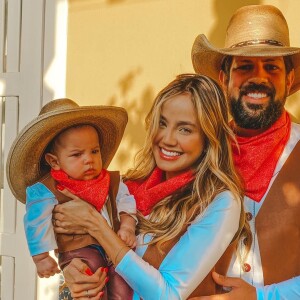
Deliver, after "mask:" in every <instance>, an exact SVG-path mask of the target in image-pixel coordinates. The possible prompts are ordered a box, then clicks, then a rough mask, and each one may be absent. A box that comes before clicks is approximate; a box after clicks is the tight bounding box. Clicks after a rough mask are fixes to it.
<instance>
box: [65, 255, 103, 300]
mask: <svg viewBox="0 0 300 300" xmlns="http://www.w3.org/2000/svg"><path fill="white" fill-rule="evenodd" d="M63 273H64V277H65V282H66V284H67V286H68V287H69V289H70V291H71V295H72V297H73V299H74V300H79V299H80V300H81V299H89V300H98V299H101V296H102V295H103V291H102V289H103V288H104V286H105V284H106V283H107V281H108V277H107V269H106V268H99V269H98V270H97V271H96V272H95V273H94V274H93V273H92V271H91V270H90V269H89V267H88V266H87V265H86V264H85V263H84V262H82V261H81V260H80V259H79V258H74V259H73V260H72V261H71V263H70V264H69V265H67V266H66V267H65V268H64V270H63Z"/></svg>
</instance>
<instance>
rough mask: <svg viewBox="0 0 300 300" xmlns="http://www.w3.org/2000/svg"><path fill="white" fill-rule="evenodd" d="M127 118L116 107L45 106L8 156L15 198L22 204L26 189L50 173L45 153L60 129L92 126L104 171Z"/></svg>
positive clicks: (64, 101)
mask: <svg viewBox="0 0 300 300" xmlns="http://www.w3.org/2000/svg"><path fill="white" fill-rule="evenodd" d="M127 120H128V116H127V112H126V111H125V109H123V108H121V107H115V106H79V105H78V104H76V103H75V102H74V101H72V100H70V99H57V100H53V101H51V102H49V103H48V104H46V105H45V106H44V107H43V108H42V110H41V112H40V114H39V116H38V117H37V118H35V119H34V120H33V121H31V122H30V123H29V124H28V125H27V126H26V127H25V128H24V129H23V130H22V131H21V132H20V133H19V134H18V136H17V138H16V139H15V141H14V143H13V145H12V146H11V149H10V151H9V154H8V158H7V164H6V172H7V180H8V184H9V186H10V188H11V191H12V193H13V194H14V196H15V197H16V198H17V199H18V200H20V201H21V202H23V203H25V201H26V193H25V191H26V187H27V186H29V185H32V184H33V183H35V182H36V181H38V180H39V179H40V178H41V177H42V176H44V175H45V174H46V173H47V172H49V166H48V165H47V164H46V163H45V161H44V152H45V149H46V147H47V145H48V144H49V143H50V142H51V141H52V140H53V138H54V137H55V136H56V135H57V134H59V133H60V132H62V131H63V130H65V129H67V128H69V127H71V126H74V125H79V124H87V125H91V126H93V127H95V128H96V129H97V131H98V134H99V139H100V148H101V156H102V163H103V168H105V169H106V168H107V167H108V165H109V163H110V162H111V160H112V158H113V156H114V155H115V153H116V151H117V149H118V147H119V144H120V142H121V139H122V136H123V133H124V130H125V127H126V124H127Z"/></svg>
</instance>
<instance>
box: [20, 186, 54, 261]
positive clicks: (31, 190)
mask: <svg viewBox="0 0 300 300" xmlns="http://www.w3.org/2000/svg"><path fill="white" fill-rule="evenodd" d="M57 203H58V202H57V200H56V199H55V197H54V195H53V194H52V193H51V192H50V191H49V190H48V189H47V188H46V186H44V185H43V184H42V183H39V182H38V183H36V184H34V185H33V186H30V187H28V188H27V189H26V213H25V216H24V220H23V221H24V229H25V234H26V239H27V243H28V248H29V252H30V255H31V256H33V255H37V254H41V253H44V252H48V251H50V250H54V249H56V248H57V243H56V240H55V235H54V231H53V225H52V210H53V208H54V206H55V205H56V204H57Z"/></svg>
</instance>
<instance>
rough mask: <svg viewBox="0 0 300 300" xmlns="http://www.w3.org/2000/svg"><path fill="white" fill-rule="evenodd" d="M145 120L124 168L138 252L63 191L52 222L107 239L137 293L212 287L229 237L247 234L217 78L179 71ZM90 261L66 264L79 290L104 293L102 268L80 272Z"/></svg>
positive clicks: (81, 294) (179, 294) (168, 295)
mask: <svg viewBox="0 0 300 300" xmlns="http://www.w3.org/2000/svg"><path fill="white" fill-rule="evenodd" d="M146 124H147V134H146V142H145V145H144V147H143V148H142V150H141V151H140V152H139V154H138V156H137V158H136V166H135V168H134V169H133V170H130V171H129V172H128V173H127V174H126V177H125V178H126V183H127V185H128V188H129V191H130V192H131V193H132V194H133V195H134V196H135V199H136V202H137V208H138V210H139V211H140V216H139V233H140V234H139V236H138V247H137V249H136V252H134V251H132V250H130V248H129V247H127V246H126V245H125V243H124V242H122V240H120V239H119V238H118V237H117V235H116V234H115V233H114V232H113V231H112V230H111V229H110V228H109V226H108V225H107V223H106V222H105V220H104V219H103V218H101V216H99V215H97V214H96V212H95V211H94V209H93V208H92V207H90V206H88V205H86V204H85V203H84V202H82V201H81V200H79V199H78V198H77V197H74V196H72V195H71V194H70V193H69V192H67V191H66V190H64V191H63V192H64V194H66V195H68V196H72V198H73V199H74V201H70V202H68V203H66V204H63V205H58V206H57V207H56V209H55V214H54V218H55V219H56V220H57V221H56V224H57V225H58V226H60V227H57V228H56V230H57V232H64V233H73V232H78V230H81V231H84V232H88V233H89V234H90V235H92V236H93V237H94V238H96V239H97V240H98V241H99V243H100V244H101V245H105V246H103V247H104V249H105V251H106V253H107V254H108V255H109V257H110V258H111V260H112V263H113V264H114V265H115V266H116V272H117V273H119V274H120V275H121V276H122V277H123V278H124V279H125V280H126V281H127V283H128V284H129V285H130V286H131V288H132V289H133V290H134V296H133V299H140V298H142V299H187V298H188V297H192V296H196V295H203V294H207V293H209V292H211V290H209V291H207V290H206V291H204V290H205V288H206V286H207V285H206V286H204V285H200V283H201V282H202V281H203V280H204V279H205V277H206V276H207V275H208V274H209V273H210V271H211V270H212V268H213V267H214V266H215V265H216V263H217V261H218V260H219V259H220V257H221V256H222V255H223V253H224V252H225V251H226V249H227V248H228V247H229V245H233V241H235V242H236V241H237V237H239V239H241V238H242V237H241V236H245V235H246V237H247V242H248V244H249V243H250V242H251V238H250V236H249V235H248V232H249V231H248V229H247V226H246V224H245V222H244V217H243V216H244V214H243V209H242V191H241V187H240V182H239V179H238V177H237V175H236V173H235V169H234V165H233V160H232V155H231V142H232V141H233V140H234V136H233V134H232V132H231V130H230V128H229V126H228V108H227V103H226V100H225V99H224V96H223V93H222V91H221V90H220V88H219V87H218V85H217V84H216V83H215V82H214V81H213V80H211V79H209V78H208V77H205V76H200V75H192V74H183V75H180V76H178V77H177V78H176V79H175V80H174V81H172V82H171V83H170V84H169V85H168V86H167V87H165V88H164V89H163V90H162V91H161V92H160V93H159V94H158V96H157V97H156V99H155V101H154V104H153V106H152V108H151V110H150V113H149V114H148V116H147V119H146ZM79 212H80V213H79ZM83 214H84V215H85V216H86V217H85V218H82V215H83ZM241 232H242V234H240V233H241ZM243 238H244V237H243ZM246 244H247V243H246ZM248 246H249V245H248ZM248 246H246V248H247V247H248ZM229 248H232V247H229ZM227 263H228V260H227V261H226V263H225V269H226V267H227V265H226V264H227ZM84 269H85V267H84V264H83V263H82V262H80V261H75V262H73V263H71V265H69V267H68V268H67V269H65V270H64V272H65V274H66V277H67V281H68V284H69V285H70V288H71V290H72V292H73V297H76V299H86V298H89V297H92V299H98V298H97V297H98V295H99V290H100V288H101V286H99V284H96V283H95V284H93V282H96V281H97V278H96V277H97V276H98V275H97V274H95V275H93V276H91V277H90V278H89V279H88V278H85V277H84V275H82V274H80V272H79V271H78V270H82V271H83V270H84ZM225 269H224V264H223V270H225ZM225 271H226V270H225ZM207 278H208V277H207ZM82 282H83V283H82ZM199 285H200V286H199ZM93 297H94V298H93Z"/></svg>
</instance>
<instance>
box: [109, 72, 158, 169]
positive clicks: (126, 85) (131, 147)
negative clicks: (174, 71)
mask: <svg viewBox="0 0 300 300" xmlns="http://www.w3.org/2000/svg"><path fill="white" fill-rule="evenodd" d="M141 72H142V70H141V68H137V69H135V70H131V71H129V72H128V73H127V74H126V75H124V76H123V77H122V78H121V79H120V80H119V83H118V90H117V91H116V94H115V95H113V96H112V97H111V98H110V99H109V100H108V102H107V103H108V105H117V106H118V105H120V103H121V106H122V107H124V108H125V109H126V110H127V112H128V124H127V127H126V130H125V133H124V137H123V140H122V143H121V145H120V148H119V149H118V152H117V156H116V157H115V159H114V160H115V162H116V163H117V164H118V165H119V166H129V167H130V168H131V167H133V158H134V156H135V154H136V153H137V151H138V150H139V149H140V148H141V146H142V145H143V143H144V140H145V118H146V115H147V114H148V112H149V111H150V108H151V105H152V103H153V100H154V97H155V94H154V88H153V87H152V86H151V85H147V86H145V87H143V88H142V90H141V92H140V96H138V99H136V98H135V97H132V96H130V91H131V90H132V89H133V88H134V85H135V84H136V81H137V80H138V77H139V76H140V75H141ZM122 171H123V172H126V169H125V170H122Z"/></svg>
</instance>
